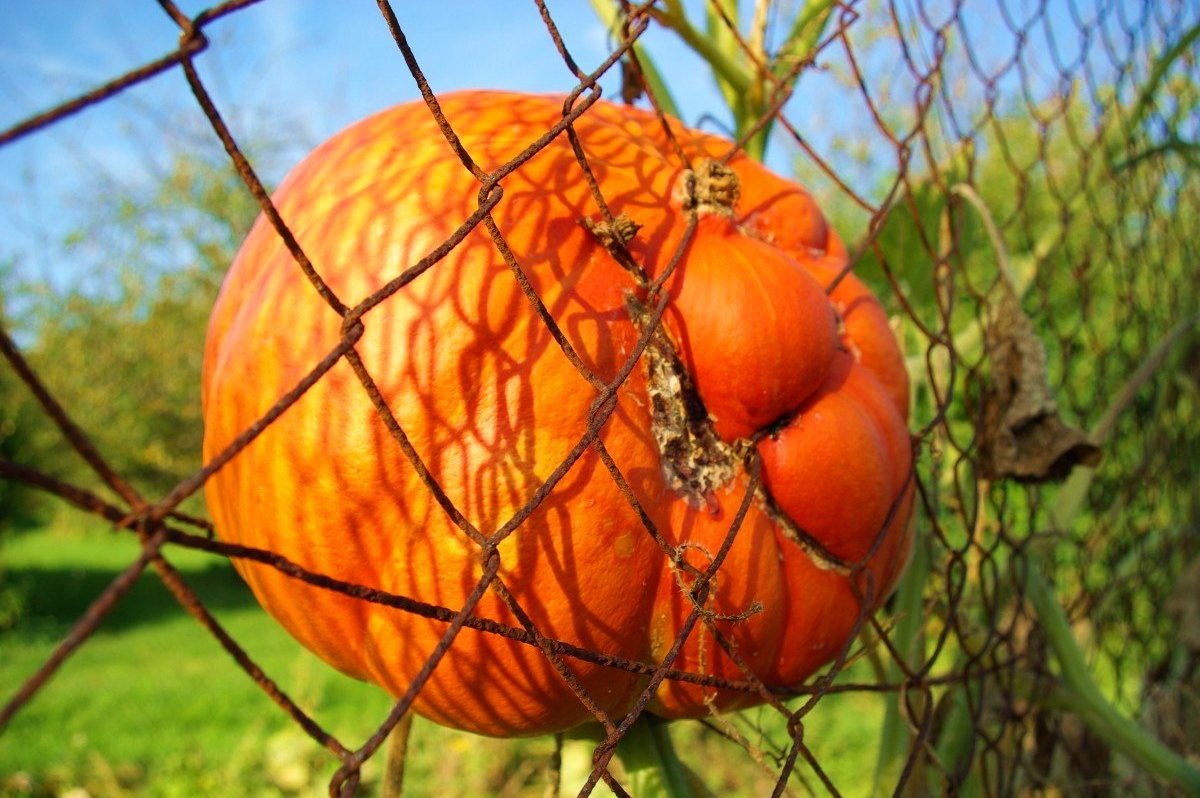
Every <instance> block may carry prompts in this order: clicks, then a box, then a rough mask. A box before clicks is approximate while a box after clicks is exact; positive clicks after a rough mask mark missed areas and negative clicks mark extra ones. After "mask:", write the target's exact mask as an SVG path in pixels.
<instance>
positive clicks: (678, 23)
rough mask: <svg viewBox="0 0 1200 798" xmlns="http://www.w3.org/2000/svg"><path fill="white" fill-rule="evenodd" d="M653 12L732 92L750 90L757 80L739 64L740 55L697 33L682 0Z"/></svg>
mask: <svg viewBox="0 0 1200 798" xmlns="http://www.w3.org/2000/svg"><path fill="white" fill-rule="evenodd" d="M650 13H651V14H652V15H653V16H654V18H655V19H656V20H658V21H659V22H660V23H662V24H663V25H664V26H665V27H667V28H670V29H671V30H673V31H675V35H677V36H678V37H679V38H680V39H683V41H684V43H685V44H686V45H687V46H688V47H691V48H692V50H693V51H695V53H696V54H697V55H698V56H700V57H701V58H703V59H704V60H705V61H707V62H708V65H709V66H710V67H712V70H713V73H714V74H715V75H717V76H719V77H720V79H721V80H724V81H726V82H727V83H728V84H729V87H730V89H731V90H732V91H734V92H737V93H739V94H741V93H745V92H748V91H749V90H750V86H751V83H752V82H753V80H752V79H751V76H750V73H749V72H747V71H746V69H745V68H744V67H743V66H742V65H741V64H739V63H738V62H737V60H736V54H734V53H729V52H726V51H724V50H722V49H721V48H720V47H718V46H717V45H716V44H715V43H714V42H713V40H712V38H710V37H709V36H706V35H705V34H703V33H701V32H700V31H699V30H697V29H696V27H695V26H694V25H692V23H691V21H690V20H689V19H688V18H687V14H686V13H684V10H683V4H682V3H680V2H679V1H678V0H668V2H667V4H666V7H665V8H657V7H656V8H654V9H652V10H651V11H650Z"/></svg>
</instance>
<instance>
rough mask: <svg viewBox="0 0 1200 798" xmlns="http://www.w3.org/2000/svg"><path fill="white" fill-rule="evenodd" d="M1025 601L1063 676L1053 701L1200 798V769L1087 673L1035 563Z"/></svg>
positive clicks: (1148, 767)
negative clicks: (1115, 702)
mask: <svg viewBox="0 0 1200 798" xmlns="http://www.w3.org/2000/svg"><path fill="white" fill-rule="evenodd" d="M1025 595H1026V597H1027V598H1028V599H1029V602H1030V604H1031V605H1033V609H1034V612H1035V613H1036V614H1037V617H1038V623H1039V625H1040V626H1041V628H1042V631H1043V632H1044V633H1045V635H1046V640H1047V642H1048V643H1049V644H1050V650H1051V651H1052V652H1053V653H1054V659H1055V661H1056V662H1058V666H1059V669H1060V671H1061V679H1062V680H1061V682H1060V683H1059V685H1058V686H1057V687H1056V688H1055V689H1054V691H1053V693H1052V694H1051V699H1052V700H1053V701H1054V702H1055V703H1057V704H1059V705H1060V706H1063V707H1065V708H1068V709H1070V710H1071V711H1073V712H1075V713H1076V714H1077V715H1079V717H1080V718H1082V719H1083V721H1084V722H1085V723H1087V724H1088V726H1089V727H1090V728H1091V729H1092V731H1094V732H1095V733H1096V734H1098V735H1100V737H1102V738H1103V739H1104V740H1105V741H1106V742H1107V743H1108V744H1109V745H1111V746H1112V747H1113V748H1114V749H1115V750H1116V751H1118V752H1120V753H1122V754H1124V755H1125V756H1127V757H1129V758H1130V759H1132V760H1133V761H1134V762H1136V763H1137V764H1138V765H1140V766H1141V767H1143V768H1145V769H1146V771H1148V772H1149V773H1152V774H1154V775H1155V776H1157V777H1159V778H1161V779H1163V780H1165V781H1167V782H1169V783H1171V784H1173V785H1175V786H1177V787H1179V788H1181V789H1182V790H1183V791H1184V792H1186V793H1187V794H1188V795H1197V796H1200V769H1198V768H1196V767H1195V766H1194V765H1192V764H1191V763H1189V762H1188V761H1187V760H1186V759H1184V758H1183V757H1181V756H1180V755H1179V754H1177V753H1175V752H1174V751H1172V750H1171V749H1170V748H1168V747H1166V746H1165V745H1163V744H1162V743H1161V742H1160V741H1159V740H1158V739H1157V738H1155V737H1154V736H1153V735H1151V734H1150V733H1149V732H1147V731H1146V730H1145V729H1143V728H1142V727H1141V726H1139V725H1138V724H1137V723H1135V722H1134V721H1133V720H1131V719H1130V718H1128V717H1126V716H1125V715H1123V714H1121V712H1120V711H1119V710H1117V708H1116V707H1114V706H1113V705H1112V704H1111V703H1109V702H1108V700H1107V699H1105V697H1104V695H1103V694H1102V693H1101V692H1100V688H1099V687H1097V686H1096V683H1095V682H1094V681H1093V680H1092V677H1091V673H1090V672H1089V671H1088V668H1087V663H1086V662H1085V661H1084V658H1083V652H1082V651H1081V650H1080V648H1079V644H1078V643H1076V641H1075V637H1074V635H1072V634H1071V626H1070V624H1069V623H1068V622H1067V616H1066V614H1065V613H1064V612H1063V610H1062V607H1060V606H1059V604H1058V601H1057V600H1056V599H1055V597H1054V595H1053V592H1052V591H1051V589H1050V585H1049V584H1048V583H1047V581H1046V577H1045V576H1044V575H1043V574H1042V571H1041V569H1040V568H1039V566H1038V565H1037V563H1035V562H1029V563H1027V565H1026V572H1025Z"/></svg>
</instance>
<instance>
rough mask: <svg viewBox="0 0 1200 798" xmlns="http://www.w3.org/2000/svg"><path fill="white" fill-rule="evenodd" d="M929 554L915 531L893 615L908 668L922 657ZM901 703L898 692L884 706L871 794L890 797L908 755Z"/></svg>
mask: <svg viewBox="0 0 1200 798" xmlns="http://www.w3.org/2000/svg"><path fill="white" fill-rule="evenodd" d="M929 570H930V553H929V546H928V540H927V539H926V537H925V536H924V535H922V534H921V533H920V530H919V529H918V532H917V539H916V541H915V543H914V545H913V555H912V562H910V563H909V564H908V570H907V571H905V572H904V576H903V578H902V579H901V581H900V587H899V589H898V590H897V591H896V599H895V602H896V604H895V606H896V610H895V614H896V616H897V620H896V626H895V631H894V633H893V635H892V638H893V643H894V645H895V647H896V649H897V650H898V651H899V653H900V654H901V656H903V658H904V662H905V664H906V665H908V666H909V667H910V668H912V667H915V666H918V665H919V663H920V662H921V660H922V659H923V658H924V651H923V648H924V635H922V631H923V630H924V626H923V623H922V621H923V620H924V619H923V617H922V614H921V609H922V603H923V601H924V598H925V583H926V581H928V579H929ZM900 675H901V674H900V667H899V665H897V664H896V663H895V662H892V663H890V665H889V666H888V673H887V679H888V681H896V680H898V679H899V678H900ZM903 700H904V696H903V695H902V694H901V693H893V694H891V695H889V696H888V698H887V707H886V709H885V710H884V715H883V730H882V731H881V732H880V735H879V758H878V759H877V760H876V762H875V789H874V791H873V792H874V794H875V795H891V794H892V792H893V790H894V788H895V783H896V780H897V779H898V778H899V775H900V770H901V768H902V766H903V763H904V759H905V756H906V755H907V753H908V749H909V745H910V742H911V740H910V737H911V735H910V734H909V729H908V724H907V723H905V721H904V713H903V712H902V710H901V707H900V702H901V701H903Z"/></svg>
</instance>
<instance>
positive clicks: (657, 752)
mask: <svg viewBox="0 0 1200 798" xmlns="http://www.w3.org/2000/svg"><path fill="white" fill-rule="evenodd" d="M617 758H618V759H620V761H621V766H622V767H623V768H625V775H626V779H627V782H628V785H629V793H630V794H631V795H636V796H639V798H640V797H641V796H646V798H660V797H661V798H702V796H703V794H704V793H703V792H698V791H696V790H693V785H692V781H691V779H689V778H688V771H687V768H686V767H685V766H684V764H683V763H682V762H680V761H679V757H678V755H677V754H676V753H675V746H674V745H673V744H672V743H671V736H670V734H669V733H668V731H667V723H666V721H663V720H660V719H658V718H655V717H651V716H649V715H643V716H642V717H640V718H639V719H638V720H637V722H636V723H634V724H633V726H632V727H630V729H629V731H628V732H626V733H625V736H624V737H622V738H621V742H620V743H618V744H617ZM705 792H706V791H705Z"/></svg>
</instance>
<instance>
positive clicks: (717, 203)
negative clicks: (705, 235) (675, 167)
mask: <svg viewBox="0 0 1200 798" xmlns="http://www.w3.org/2000/svg"><path fill="white" fill-rule="evenodd" d="M739 196H741V184H740V183H739V182H738V176H737V173H736V172H734V171H733V170H732V169H730V168H729V167H728V166H726V165H725V164H723V163H720V162H718V161H714V160H713V159H711V158H705V159H704V160H703V161H700V162H699V163H698V164H696V168H695V169H685V170H683V173H682V174H681V175H680V176H679V182H677V183H676V184H675V197H674V199H675V201H676V202H677V203H678V204H679V207H680V208H681V209H682V210H683V211H684V212H685V213H694V214H696V215H698V216H703V215H705V214H718V215H721V216H732V215H733V206H734V205H736V204H737V201H738V197H739Z"/></svg>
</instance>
